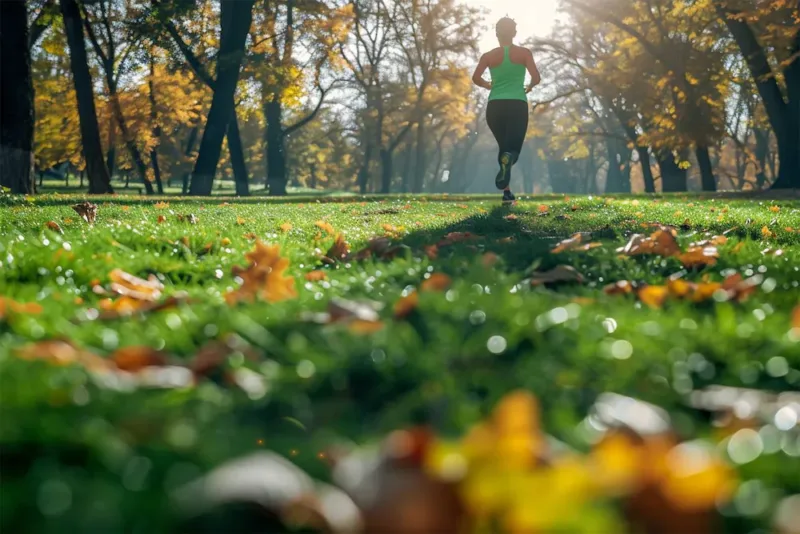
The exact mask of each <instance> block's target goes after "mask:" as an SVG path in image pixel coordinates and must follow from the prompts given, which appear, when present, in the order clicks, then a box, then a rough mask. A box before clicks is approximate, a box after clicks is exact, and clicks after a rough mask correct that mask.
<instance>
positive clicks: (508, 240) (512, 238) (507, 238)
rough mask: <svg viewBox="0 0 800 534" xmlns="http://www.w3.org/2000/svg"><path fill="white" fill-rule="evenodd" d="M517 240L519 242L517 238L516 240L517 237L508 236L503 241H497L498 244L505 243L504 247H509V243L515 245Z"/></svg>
mask: <svg viewBox="0 0 800 534" xmlns="http://www.w3.org/2000/svg"><path fill="white" fill-rule="evenodd" d="M516 240H517V238H516V237H514V236H508V237H503V238H501V239H498V240H497V242H498V243H503V244H504V245H507V244H509V243H514V242H515V241H516Z"/></svg>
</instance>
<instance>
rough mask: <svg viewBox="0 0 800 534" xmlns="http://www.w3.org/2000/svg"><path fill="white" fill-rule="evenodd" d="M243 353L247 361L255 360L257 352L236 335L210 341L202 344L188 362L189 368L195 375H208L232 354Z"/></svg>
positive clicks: (257, 357) (257, 355) (257, 356)
mask: <svg viewBox="0 0 800 534" xmlns="http://www.w3.org/2000/svg"><path fill="white" fill-rule="evenodd" d="M234 354H235V355H239V357H241V355H244V357H245V359H246V360H247V361H251V362H257V361H259V359H260V357H259V354H258V352H256V351H255V350H253V349H252V348H251V347H250V346H249V345H247V344H246V343H244V342H243V341H242V340H241V339H239V338H236V337H229V338H227V339H225V340H222V341H219V340H215V341H210V342H208V343H206V344H205V345H203V346H202V347H201V348H200V350H199V351H197V353H196V354H195V355H194V357H193V358H192V360H191V361H190V362H189V365H188V367H189V369H191V371H192V373H193V374H194V375H195V376H196V377H208V376H210V375H212V374H214V373H215V372H216V371H217V370H218V369H219V368H220V367H222V366H223V365H224V364H225V363H226V362H227V361H228V358H230V357H231V356H233V355H234Z"/></svg>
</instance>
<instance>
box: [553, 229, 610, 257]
mask: <svg viewBox="0 0 800 534" xmlns="http://www.w3.org/2000/svg"><path fill="white" fill-rule="evenodd" d="M601 246H603V245H602V243H583V235H582V234H575V235H573V236H572V237H571V238H569V239H565V240H564V241H561V242H560V243H558V244H557V245H556V246H555V247H553V249H552V250H551V251H550V252H551V253H553V254H561V253H562V252H566V251H571V250H578V251H586V250H591V249H593V248H597V247H601Z"/></svg>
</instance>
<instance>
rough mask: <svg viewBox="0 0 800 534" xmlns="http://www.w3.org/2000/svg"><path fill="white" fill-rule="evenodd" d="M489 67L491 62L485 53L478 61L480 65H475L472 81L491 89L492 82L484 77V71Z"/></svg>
mask: <svg viewBox="0 0 800 534" xmlns="http://www.w3.org/2000/svg"><path fill="white" fill-rule="evenodd" d="M488 67H489V62H488V61H487V60H486V54H484V55H482V56H481V60H480V61H479V62H478V66H477V67H475V72H474V73H473V74H472V83H474V84H475V85H477V86H478V87H483V88H484V89H490V90H491V88H492V82H487V81H486V80H484V79H483V73H484V72H486V69H487V68H488Z"/></svg>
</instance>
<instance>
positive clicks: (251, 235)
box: [242, 232, 258, 241]
mask: <svg viewBox="0 0 800 534" xmlns="http://www.w3.org/2000/svg"><path fill="white" fill-rule="evenodd" d="M242 237H243V238H245V239H249V240H250V241H252V240H253V239H258V236H257V235H256V234H254V233H253V232H247V233H246V234H242Z"/></svg>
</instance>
